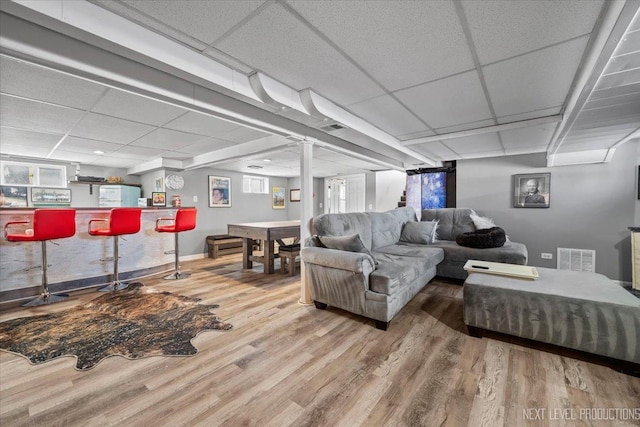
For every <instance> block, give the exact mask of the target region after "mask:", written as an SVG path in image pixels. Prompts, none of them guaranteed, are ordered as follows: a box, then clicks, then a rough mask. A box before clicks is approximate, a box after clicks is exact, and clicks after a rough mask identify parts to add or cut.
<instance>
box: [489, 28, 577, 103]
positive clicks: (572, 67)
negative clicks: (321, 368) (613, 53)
mask: <svg viewBox="0 0 640 427" xmlns="http://www.w3.org/2000/svg"><path fill="white" fill-rule="evenodd" d="M587 41H588V36H584V37H581V38H579V39H575V40H572V41H569V42H566V43H562V44H559V45H555V46H552V47H549V48H545V49H541V50H537V51H535V52H533V53H529V54H526V55H522V56H518V57H516V58H511V59H508V60H505V61H501V62H496V63H493V64H491V65H487V66H485V67H484V76H485V80H486V82H487V87H488V89H489V93H490V94H491V99H492V100H493V106H494V108H495V110H496V114H497V115H498V116H505V115H507V114H515V113H526V112H528V111H524V110H522V107H521V105H526V106H527V108H529V111H531V110H541V109H544V108H550V107H554V106H557V105H559V104H563V103H564V100H565V98H566V96H567V93H568V92H569V88H570V87H571V84H572V82H573V78H574V76H575V73H576V70H577V69H578V66H579V65H580V61H581V59H582V52H584V48H585V46H586V45H587ZM522 98H525V99H526V100H527V101H528V102H526V103H522Z"/></svg>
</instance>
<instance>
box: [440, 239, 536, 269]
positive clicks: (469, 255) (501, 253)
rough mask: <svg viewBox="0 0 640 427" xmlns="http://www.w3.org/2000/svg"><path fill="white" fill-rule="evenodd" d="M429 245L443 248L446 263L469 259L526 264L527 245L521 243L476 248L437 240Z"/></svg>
mask: <svg viewBox="0 0 640 427" xmlns="http://www.w3.org/2000/svg"><path fill="white" fill-rule="evenodd" d="M431 247H437V248H442V249H443V250H444V259H445V260H444V262H445V263H447V264H451V263H456V264H464V263H465V262H467V260H470V259H477V260H480V261H491V262H505V263H508V264H519V265H526V264H527V256H528V253H527V247H526V246H525V245H523V244H522V243H516V242H510V241H508V242H506V243H505V244H504V246H501V247H499V248H488V249H476V248H467V247H465V246H460V245H458V244H457V243H456V242H451V241H446V240H438V241H437V242H435V243H434V244H433V245H432V246H431Z"/></svg>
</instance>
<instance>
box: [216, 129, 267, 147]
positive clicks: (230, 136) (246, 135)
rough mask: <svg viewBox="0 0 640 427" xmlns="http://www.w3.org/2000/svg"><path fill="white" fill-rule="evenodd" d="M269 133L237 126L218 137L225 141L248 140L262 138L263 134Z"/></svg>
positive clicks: (240, 141)
mask: <svg viewBox="0 0 640 427" xmlns="http://www.w3.org/2000/svg"><path fill="white" fill-rule="evenodd" d="M270 135H271V134H269V133H266V132H261V131H259V130H255V129H251V128H245V127H239V128H237V129H234V130H232V131H231V132H227V133H222V134H220V136H219V138H220V139H223V140H225V141H231V142H237V143H242V142H249V141H253V140H255V139H258V138H264V137H265V136H270Z"/></svg>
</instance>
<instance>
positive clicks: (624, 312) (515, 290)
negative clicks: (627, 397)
mask: <svg viewBox="0 0 640 427" xmlns="http://www.w3.org/2000/svg"><path fill="white" fill-rule="evenodd" d="M537 272H538V274H539V277H538V278H537V279H536V280H527V279H519V278H514V277H508V276H499V275H493V274H480V273H475V272H469V277H468V278H467V280H466V281H465V282H464V290H463V299H464V323H465V324H466V325H467V326H468V327H469V333H470V334H472V335H476V336H479V334H480V332H481V330H482V329H486V330H490V331H496V332H501V333H505V334H509V335H515V336H518V337H522V338H527V339H532V340H536V341H542V342H546V343H550V344H554V345H559V346H562V347H568V348H572V349H576V350H581V351H586V352H589V353H594V354H599V355H602V356H607V357H611V358H615V359H620V360H624V361H628V362H632V363H636V364H639V363H640V341H639V337H640V299H638V298H636V297H634V296H633V295H631V293H629V292H627V291H626V290H625V289H624V288H622V287H621V286H619V285H618V284H616V283H614V282H612V281H611V280H609V279H608V278H607V277H606V276H603V275H602V274H596V273H586V272H577V271H568V270H554V269H549V268H540V267H538V268H537ZM476 328H477V329H476Z"/></svg>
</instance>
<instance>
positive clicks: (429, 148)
mask: <svg viewBox="0 0 640 427" xmlns="http://www.w3.org/2000/svg"><path fill="white" fill-rule="evenodd" d="M411 149H412V150H415V151H417V152H418V153H422V154H424V155H426V156H429V155H435V156H437V157H438V158H439V159H441V160H455V159H458V158H460V156H459V155H458V153H455V152H453V151H451V149H450V148H449V147H447V146H446V145H444V144H443V143H442V142H440V141H433V142H428V143H424V144H416V145H412V146H411Z"/></svg>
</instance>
